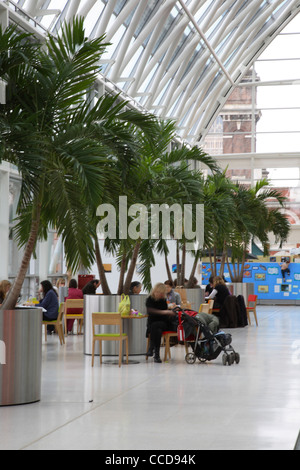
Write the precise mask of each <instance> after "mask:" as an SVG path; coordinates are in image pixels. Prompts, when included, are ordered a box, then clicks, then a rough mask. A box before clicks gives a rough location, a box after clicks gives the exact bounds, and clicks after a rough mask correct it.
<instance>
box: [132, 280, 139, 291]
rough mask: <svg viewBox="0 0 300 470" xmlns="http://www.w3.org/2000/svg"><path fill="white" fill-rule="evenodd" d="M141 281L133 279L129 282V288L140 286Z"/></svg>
mask: <svg viewBox="0 0 300 470" xmlns="http://www.w3.org/2000/svg"><path fill="white" fill-rule="evenodd" d="M140 285H141V283H140V282H138V281H133V282H132V283H131V284H130V290H132V289H133V288H134V287H138V286H140Z"/></svg>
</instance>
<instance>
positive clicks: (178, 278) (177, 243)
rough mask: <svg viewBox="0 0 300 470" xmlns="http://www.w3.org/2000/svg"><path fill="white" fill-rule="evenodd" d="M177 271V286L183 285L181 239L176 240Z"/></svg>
mask: <svg viewBox="0 0 300 470" xmlns="http://www.w3.org/2000/svg"><path fill="white" fill-rule="evenodd" d="M176 273H177V287H179V286H181V284H180V281H181V269H180V254H179V241H178V240H177V241H176Z"/></svg>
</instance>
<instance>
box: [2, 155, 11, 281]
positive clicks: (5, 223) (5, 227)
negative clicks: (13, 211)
mask: <svg viewBox="0 0 300 470" xmlns="http://www.w3.org/2000/svg"><path fill="white" fill-rule="evenodd" d="M0 248H1V263H0V281H1V280H3V279H8V255H9V168H8V165H7V166H6V164H3V165H0Z"/></svg>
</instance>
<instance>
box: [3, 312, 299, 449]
mask: <svg viewBox="0 0 300 470" xmlns="http://www.w3.org/2000/svg"><path fill="white" fill-rule="evenodd" d="M258 321H259V326H258V327H256V326H251V327H250V326H249V327H246V328H243V329H235V330H231V333H232V335H233V346H234V347H235V349H236V350H237V351H238V352H239V353H240V356H241V362H240V364H239V365H236V364H234V365H232V366H223V365H222V356H219V357H218V359H216V360H215V361H213V362H211V363H206V364H201V363H199V361H197V362H196V363H195V364H193V365H188V364H186V362H185V360H184V355H185V352H184V348H183V347H182V346H176V347H175V348H172V359H171V360H170V361H169V362H167V363H162V364H155V363H153V360H149V361H148V363H147V362H146V360H145V358H144V357H143V356H140V357H138V360H139V361H140V362H139V363H138V364H130V365H127V366H126V365H125V366H122V367H121V368H120V369H119V367H118V366H117V365H114V364H111V363H107V364H103V365H102V367H100V365H99V362H98V360H97V359H98V358H96V360H95V367H94V368H93V369H92V368H91V358H90V357H89V356H85V355H84V354H83V337H77V336H70V337H68V338H67V341H66V345H65V346H62V347H61V346H60V345H59V340H58V338H57V336H51V337H49V338H48V342H47V343H43V380H42V400H41V401H40V402H39V403H36V404H32V405H25V406H17V407H3V408H0V423H1V427H0V449H1V450H2V449H29V450H30V449H32V450H39V449H53V450H54V449H96V450H98V449H105V450H109V449H113V450H116V449H120V450H121V449H126V450H134V449H135V450H139V449H145V450H146V449H149V450H172V449H181V450H192V449H198V450H201V449H207V450H209V449H250V450H251V449H267V450H272V449H274V450H275V449H283V450H292V449H293V448H294V446H295V443H296V440H297V437H298V433H299V429H300V307H298V306H275V307H274V306H259V307H258ZM162 357H163V355H162ZM135 359H136V358H135Z"/></svg>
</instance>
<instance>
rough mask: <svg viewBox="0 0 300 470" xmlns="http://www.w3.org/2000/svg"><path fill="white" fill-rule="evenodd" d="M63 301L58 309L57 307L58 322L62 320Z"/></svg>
mask: <svg viewBox="0 0 300 470" xmlns="http://www.w3.org/2000/svg"><path fill="white" fill-rule="evenodd" d="M64 310H65V309H64V303H63V302H62V303H61V304H60V305H59V309H58V317H57V322H58V323H60V322H61V321H62V317H63V314H64Z"/></svg>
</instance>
